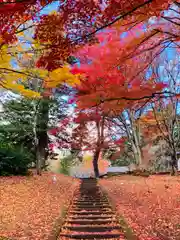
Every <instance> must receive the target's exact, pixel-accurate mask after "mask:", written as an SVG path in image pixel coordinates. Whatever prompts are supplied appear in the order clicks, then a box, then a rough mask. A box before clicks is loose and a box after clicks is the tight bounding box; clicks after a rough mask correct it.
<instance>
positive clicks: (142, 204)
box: [100, 176, 180, 240]
mask: <svg viewBox="0 0 180 240" xmlns="http://www.w3.org/2000/svg"><path fill="white" fill-rule="evenodd" d="M100 184H101V185H102V186H103V188H104V189H105V190H107V191H108V193H109V195H110V197H112V199H113V201H114V202H115V204H116V206H117V211H118V214H119V215H123V216H124V217H125V219H126V220H127V222H128V223H129V225H130V226H131V228H132V229H133V230H134V231H135V233H136V235H137V236H138V237H139V239H140V240H162V239H163V240H177V239H179V238H180V227H179V214H180V208H179V192H180V183H179V179H178V177H170V176H163V177H162V176H151V177H149V178H148V179H146V178H142V177H132V176H121V177H113V178H110V179H108V180H104V179H103V180H101V181H100Z"/></svg>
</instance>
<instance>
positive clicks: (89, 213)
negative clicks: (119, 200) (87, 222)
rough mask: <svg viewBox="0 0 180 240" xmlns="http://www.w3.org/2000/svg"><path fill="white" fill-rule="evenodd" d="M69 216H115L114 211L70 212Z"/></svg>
mask: <svg viewBox="0 0 180 240" xmlns="http://www.w3.org/2000/svg"><path fill="white" fill-rule="evenodd" d="M69 214H79V215H91V214H92V215H101V214H102V215H103V214H105V215H108V214H114V212H113V211H102V210H101V211H73V210H72V211H69Z"/></svg>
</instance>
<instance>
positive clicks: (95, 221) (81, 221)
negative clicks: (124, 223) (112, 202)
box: [66, 218, 115, 225]
mask: <svg viewBox="0 0 180 240" xmlns="http://www.w3.org/2000/svg"><path fill="white" fill-rule="evenodd" d="M114 220H115V219H114ZM114 220H113V219H112V218H107V219H80V218H79V219H73V220H67V221H66V223H70V224H82V225H88V224H93V225H97V224H109V223H112V222H113V221H114Z"/></svg>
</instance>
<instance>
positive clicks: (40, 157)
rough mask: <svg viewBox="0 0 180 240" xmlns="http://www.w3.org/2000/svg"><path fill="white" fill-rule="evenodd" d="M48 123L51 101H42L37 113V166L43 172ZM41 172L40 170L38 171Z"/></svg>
mask: <svg viewBox="0 0 180 240" xmlns="http://www.w3.org/2000/svg"><path fill="white" fill-rule="evenodd" d="M48 121H49V101H48V99H43V100H41V102H40V104H39V109H38V113H37V139H38V144H37V149H36V151H37V166H38V168H40V169H41V170H42V169H43V168H45V165H46V159H47V149H48V135H47V130H48ZM38 171H39V170H38Z"/></svg>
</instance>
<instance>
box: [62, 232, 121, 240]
mask: <svg viewBox="0 0 180 240" xmlns="http://www.w3.org/2000/svg"><path fill="white" fill-rule="evenodd" d="M61 237H67V238H70V239H82V240H85V239H87V240H88V239H94V240H95V239H104V240H105V239H118V240H124V236H123V235H122V234H121V233H119V232H107V233H102V232H100V233H99V232H97V233H96V232H94V233H83V234H80V233H76V232H75V233H73V232H71V233H62V234H60V238H59V240H60V239H61Z"/></svg>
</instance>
